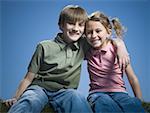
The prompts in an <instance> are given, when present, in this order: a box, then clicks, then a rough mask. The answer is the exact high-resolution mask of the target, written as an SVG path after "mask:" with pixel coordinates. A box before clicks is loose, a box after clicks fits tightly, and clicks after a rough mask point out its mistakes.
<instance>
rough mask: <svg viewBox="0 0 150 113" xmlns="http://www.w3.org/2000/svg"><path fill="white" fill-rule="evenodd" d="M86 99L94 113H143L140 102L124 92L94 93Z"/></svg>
mask: <svg viewBox="0 0 150 113" xmlns="http://www.w3.org/2000/svg"><path fill="white" fill-rule="evenodd" d="M87 99H88V101H89V103H90V105H91V107H92V109H93V112H94V113H110V112H111V113H145V111H144V109H143V107H142V104H141V101H140V100H139V99H138V98H136V97H130V96H129V95H128V94H127V93H124V92H110V93H109V92H106V93H105V92H95V93H91V94H89V96H88V98H87Z"/></svg>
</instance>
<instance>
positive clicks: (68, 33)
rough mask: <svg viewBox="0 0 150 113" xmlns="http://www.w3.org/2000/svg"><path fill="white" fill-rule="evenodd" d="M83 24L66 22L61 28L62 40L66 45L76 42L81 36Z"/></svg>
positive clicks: (81, 22)
mask: <svg viewBox="0 0 150 113" xmlns="http://www.w3.org/2000/svg"><path fill="white" fill-rule="evenodd" d="M84 27H85V22H83V21H77V22H75V23H73V22H72V23H71V22H66V23H64V25H63V26H62V28H61V29H62V31H63V36H64V37H63V38H64V40H65V41H66V42H67V43H71V42H74V41H77V40H78V39H79V38H80V37H81V36H82V34H83V32H84Z"/></svg>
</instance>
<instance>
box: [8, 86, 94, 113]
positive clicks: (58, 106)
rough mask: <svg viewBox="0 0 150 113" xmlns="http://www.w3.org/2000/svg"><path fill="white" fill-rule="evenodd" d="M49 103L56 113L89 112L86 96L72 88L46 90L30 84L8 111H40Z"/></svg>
mask: <svg viewBox="0 0 150 113" xmlns="http://www.w3.org/2000/svg"><path fill="white" fill-rule="evenodd" d="M47 103H49V104H50V105H51V106H52V107H53V109H54V111H55V112H56V113H91V112H92V110H91V108H90V105H89V103H88V102H87V100H86V98H85V97H84V96H82V95H81V94H80V93H79V92H78V91H77V90H74V89H61V90H59V91H53V92H51V91H47V90H46V89H44V88H42V87H40V86H37V85H32V86H30V87H29V88H28V89H27V90H26V91H25V92H24V93H23V95H22V96H21V97H20V99H19V100H18V101H17V102H16V103H15V104H14V105H13V106H12V107H11V108H10V110H9V112H8V113H40V112H41V111H42V109H43V108H44V106H45V105H46V104H47Z"/></svg>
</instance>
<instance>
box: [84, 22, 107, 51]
mask: <svg viewBox="0 0 150 113" xmlns="http://www.w3.org/2000/svg"><path fill="white" fill-rule="evenodd" d="M85 34H86V38H87V41H88V43H89V44H90V45H91V46H92V47H94V48H99V47H100V46H102V44H103V43H104V41H105V40H106V38H107V37H108V36H109V33H108V31H107V30H106V28H105V27H104V26H103V24H101V23H100V22H99V21H92V20H90V21H88V22H87V23H86V31H85Z"/></svg>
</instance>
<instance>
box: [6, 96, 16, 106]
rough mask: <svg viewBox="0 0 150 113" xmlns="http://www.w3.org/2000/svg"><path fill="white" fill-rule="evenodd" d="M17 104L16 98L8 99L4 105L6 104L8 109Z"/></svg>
mask: <svg viewBox="0 0 150 113" xmlns="http://www.w3.org/2000/svg"><path fill="white" fill-rule="evenodd" d="M16 102H17V99H16V98H12V99H8V100H6V101H4V103H5V104H6V106H7V107H10V106H12V105H13V104H14V103H16Z"/></svg>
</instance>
